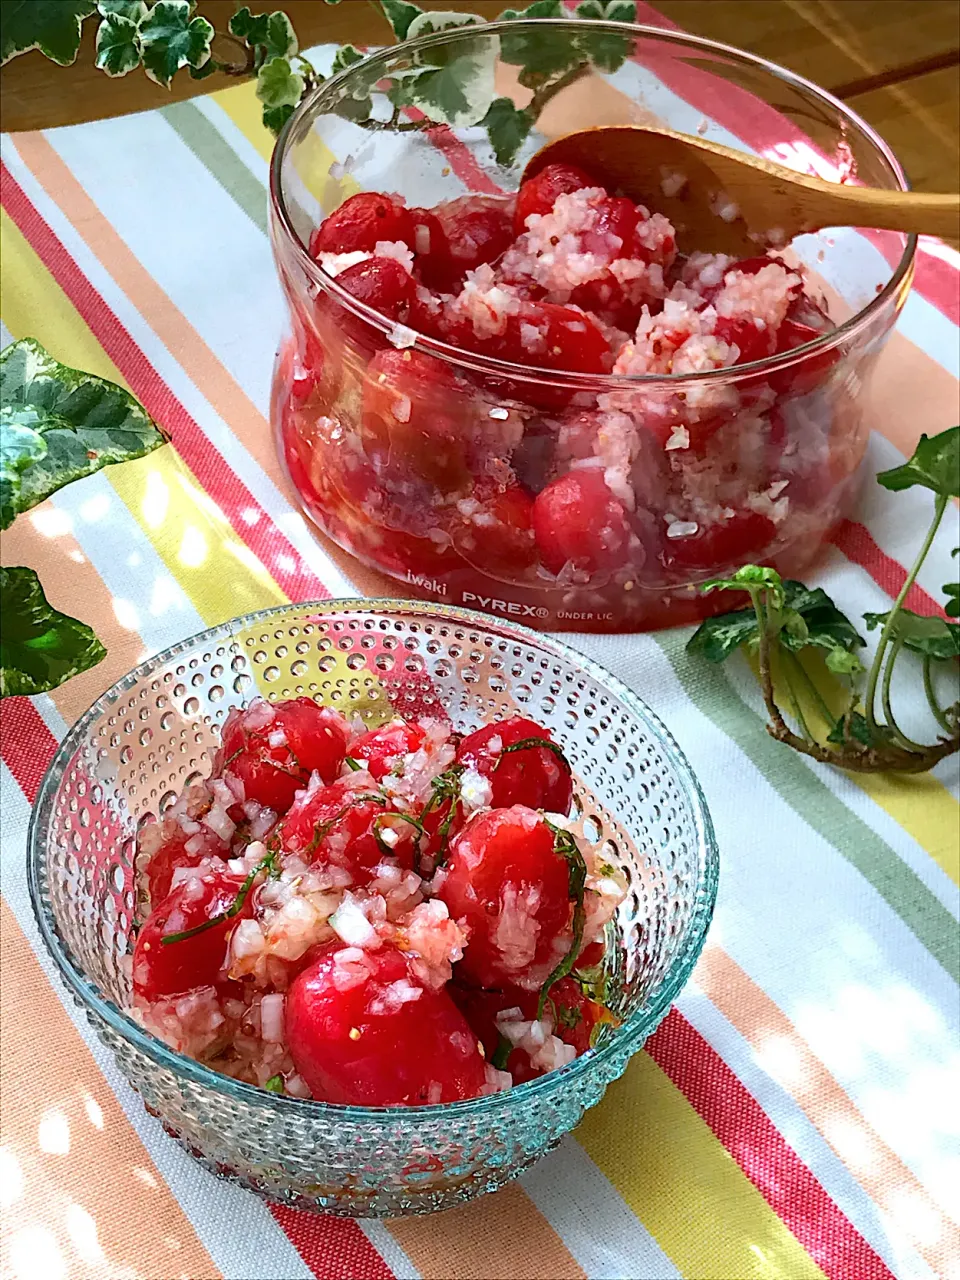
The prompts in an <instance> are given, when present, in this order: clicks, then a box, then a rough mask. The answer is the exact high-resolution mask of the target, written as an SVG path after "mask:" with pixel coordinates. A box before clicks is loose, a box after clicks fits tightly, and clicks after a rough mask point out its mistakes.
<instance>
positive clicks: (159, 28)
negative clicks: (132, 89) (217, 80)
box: [140, 0, 214, 88]
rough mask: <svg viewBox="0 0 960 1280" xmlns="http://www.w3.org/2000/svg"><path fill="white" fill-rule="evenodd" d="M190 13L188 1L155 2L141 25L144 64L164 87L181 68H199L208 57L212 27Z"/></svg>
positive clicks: (204, 20) (168, 84) (167, 85)
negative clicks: (192, 16)
mask: <svg viewBox="0 0 960 1280" xmlns="http://www.w3.org/2000/svg"><path fill="white" fill-rule="evenodd" d="M190 12H191V7H190V0H157V3H156V4H155V5H154V6H153V8H152V9H151V10H150V12H149V13H148V14H147V16H146V17H145V18H144V20H143V21H142V22H141V23H140V45H141V49H142V55H143V65H144V67H145V68H146V71H147V75H148V76H149V77H150V79H151V80H155V81H156V82H157V84H162V85H163V86H164V88H169V86H170V81H171V80H172V79H173V77H174V76H175V75H176V73H177V72H178V71H179V70H180V68H181V67H187V66H190V67H196V68H199V67H202V66H203V64H204V63H205V62H206V61H207V60H208V59H209V57H210V41H211V40H212V39H213V35H214V31H213V27H212V26H211V25H210V23H209V22H208V21H207V20H206V18H200V17H197V18H191V17H190Z"/></svg>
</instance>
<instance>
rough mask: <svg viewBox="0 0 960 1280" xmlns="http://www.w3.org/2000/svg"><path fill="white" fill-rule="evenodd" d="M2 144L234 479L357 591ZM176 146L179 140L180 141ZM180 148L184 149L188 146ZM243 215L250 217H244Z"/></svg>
mask: <svg viewBox="0 0 960 1280" xmlns="http://www.w3.org/2000/svg"><path fill="white" fill-rule="evenodd" d="M166 133H167V136H171V134H170V130H169V129H167V130H166ZM173 136H174V137H175V135H173ZM3 144H4V159H5V160H6V162H7V164H8V166H9V167H10V168H11V170H12V171H14V172H15V175H16V178H17V181H18V182H20V184H21V185H22V186H23V189H24V191H25V192H26V193H27V195H28V197H29V199H30V200H31V201H33V202H34V204H35V205H36V207H37V209H38V211H39V212H40V214H41V216H42V217H43V218H44V219H45V220H46V221H47V222H49V224H50V226H51V227H52V228H53V231H54V233H55V234H56V235H57V236H58V237H59V238H60V239H61V241H62V242H63V244H64V246H65V247H66V249H67V252H68V253H70V254H71V256H72V257H73V258H74V259H75V260H76V262H77V264H78V266H79V268H80V270H81V271H82V272H83V274H84V275H85V276H86V277H87V279H88V280H89V281H90V283H91V285H92V286H93V288H95V289H96V290H97V291H98V292H99V293H100V295H101V296H102V297H103V299H104V301H105V302H106V303H107V305H108V306H109V307H110V308H111V309H112V310H113V312H114V314H115V315H116V316H117V318H118V319H119V320H120V322H121V324H123V325H124V326H125V327H126V329H127V331H128V332H129V333H130V336H131V338H132V339H133V341H134V342H135V343H136V344H137V346H138V347H140V349H141V350H142V351H143V352H144V354H145V356H146V357H147V359H148V360H149V361H150V363H151V364H152V365H153V367H154V368H155V369H156V371H157V373H158V374H159V376H160V377H161V378H162V379H163V380H164V382H165V383H166V384H167V386H168V387H169V388H170V390H171V391H172V392H173V394H174V395H175V396H176V397H177V398H178V399H179V400H180V402H181V403H182V404H183V406H184V407H185V408H186V410H187V411H188V413H190V414H191V415H192V416H193V418H194V419H195V421H196V422H197V423H198V425H199V426H200V427H201V430H203V432H204V434H205V435H206V437H207V439H208V440H209V441H210V443H211V444H212V445H213V447H214V448H216V449H217V450H218V451H219V452H220V454H221V455H222V456H223V457H224V458H225V459H226V460H227V462H228V464H229V466H230V467H231V468H232V470H233V472H234V474H235V475H236V476H237V478H238V479H239V480H240V481H242V482H243V484H244V485H245V486H246V487H247V489H248V490H249V491H250V493H251V495H252V496H253V498H254V499H255V501H257V502H258V503H259V504H260V506H261V507H262V508H263V509H264V510H265V511H266V512H267V514H268V515H269V516H270V517H271V519H272V520H273V522H274V524H275V525H276V526H277V527H278V528H279V529H280V530H281V531H282V532H283V534H284V535H285V536H286V537H287V538H288V539H289V541H290V542H291V544H292V545H293V547H294V549H295V550H296V551H297V553H298V554H299V555H300V556H301V557H302V559H303V560H304V562H305V563H306V564H307V565H308V566H309V567H310V569H311V570H312V571H313V572H314V573H315V574H316V575H317V577H318V578H319V579H320V581H321V582H323V583H324V584H325V585H326V587H327V589H328V590H329V591H330V592H331V594H332V595H352V594H355V591H354V588H353V586H352V584H351V583H350V581H349V579H347V578H346V577H345V576H344V575H343V574H342V573H341V572H340V570H339V568H338V567H337V565H336V564H335V562H334V561H333V559H332V558H331V557H330V556H328V555H327V553H326V552H325V551H324V550H323V548H322V546H321V545H320V543H319V542H318V541H317V539H316V538H315V537H314V536H313V535H312V534H311V532H310V530H309V529H308V527H307V524H306V521H305V520H304V518H303V517H302V516H301V515H300V514H299V512H297V511H294V510H293V509H292V508H291V506H290V504H289V502H288V501H287V499H286V498H285V496H284V495H283V493H281V491H280V490H279V489H278V488H277V486H276V485H275V484H274V483H273V481H272V480H271V479H270V478H269V476H267V474H266V472H265V471H264V470H263V469H262V468H261V467H260V466H259V464H258V463H257V462H256V461H255V460H254V459H253V458H252V457H251V456H250V454H249V453H248V452H247V450H246V449H245V448H244V446H243V445H242V444H241V443H240V441H239V440H238V439H237V438H236V436H235V435H234V434H233V432H232V431H231V430H230V428H229V427H228V425H227V424H226V423H225V422H224V420H223V419H222V418H221V417H220V415H219V414H217V413H216V412H215V411H214V410H213V408H212V407H211V406H210V404H209V403H208V401H207V400H206V399H205V398H204V396H203V395H202V394H201V392H200V391H199V390H198V389H197V387H196V386H195V385H194V383H193V382H192V381H191V380H190V379H189V378H188V377H187V375H186V374H185V373H184V371H183V369H182V367H181V366H180V364H179V363H178V362H177V360H176V358H175V356H174V355H172V354H171V353H170V352H169V351H168V350H167V348H166V347H165V346H164V345H163V344H162V343H161V342H160V341H159V339H158V338H157V336H156V334H155V333H154V332H153V330H152V329H151V328H149V326H148V324H147V322H146V320H145V319H144V318H143V317H142V316H141V315H140V313H139V312H138V311H137V310H136V308H135V307H134V306H133V304H132V303H131V302H130V301H129V299H128V298H127V297H126V295H125V294H124V293H123V292H122V291H121V290H120V289H119V288H118V287H117V285H116V284H115V283H114V281H113V279H112V277H111V276H110V275H109V274H108V273H107V271H106V270H105V269H104V268H103V267H102V266H101V265H100V263H99V262H98V261H97V259H96V257H95V256H94V255H93V254H92V253H91V252H90V250H89V249H88V248H87V246H86V244H85V243H84V242H83V240H82V239H81V238H80V236H79V235H78V234H77V233H76V232H75V231H74V229H73V227H72V226H71V225H70V223H69V221H68V220H67V219H66V217H65V216H64V215H63V213H62V212H61V211H60V209H59V207H58V206H57V205H55V204H54V203H53V201H51V200H50V199H49V197H48V196H47V194H46V192H45V191H44V190H43V188H42V187H40V185H39V183H37V182H36V181H35V179H34V178H33V176H32V175H31V173H30V171H29V170H28V169H27V167H26V166H25V165H24V164H23V163H22V161H21V160H20V157H19V155H17V154H16V152H15V150H14V148H13V146H12V145H8V140H7V138H4V139H3ZM180 145H181V144H179V142H178V146H180ZM182 149H183V150H184V151H185V150H186V148H182ZM187 154H189V153H187ZM204 172H206V170H204ZM243 220H244V221H245V222H247V221H248V220H247V219H246V218H244V219H243ZM261 240H262V238H261ZM221 301H222V299H221ZM228 314H229V312H228ZM234 314H236V313H234ZM274 340H275V334H274V335H272V336H271V338H270V339H269V341H268V342H267V343H266V344H265V350H272V349H273V343H274ZM265 568H266V569H267V570H268V571H269V569H270V565H269V564H266V565H265Z"/></svg>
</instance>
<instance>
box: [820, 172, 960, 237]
mask: <svg viewBox="0 0 960 1280" xmlns="http://www.w3.org/2000/svg"><path fill="white" fill-rule="evenodd" d="M819 185H820V188H821V192H822V195H821V196H820V197H818V199H817V210H816V212H817V221H818V223H819V225H820V226H829V225H833V226H838V227H840V226H846V227H876V228H877V229H878V230H882V231H907V232H911V231H912V232H915V233H916V234H917V235H928V236H942V237H944V238H945V239H948V240H955V239H957V237H958V236H960V195H958V194H953V195H939V194H931V193H929V192H925V191H882V190H879V189H877V188H876V187H856V186H847V185H846V184H843V183H839V184H838V183H832V182H831V183H822V184H819ZM828 219H829V221H828Z"/></svg>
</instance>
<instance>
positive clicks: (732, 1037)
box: [677, 970, 934, 1280]
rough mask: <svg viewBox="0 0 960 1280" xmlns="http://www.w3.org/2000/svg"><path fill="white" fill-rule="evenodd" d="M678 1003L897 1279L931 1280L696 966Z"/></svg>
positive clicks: (923, 1264)
mask: <svg viewBox="0 0 960 1280" xmlns="http://www.w3.org/2000/svg"><path fill="white" fill-rule="evenodd" d="M677 1007H678V1009H680V1011H681V1013H682V1014H683V1015H684V1017H685V1018H686V1019H687V1020H688V1021H689V1022H690V1023H692V1025H693V1026H694V1027H696V1029H697V1030H698V1031H699V1032H700V1034H701V1035H702V1036H703V1037H704V1038H705V1039H706V1040H707V1041H708V1042H709V1044H710V1045H711V1046H712V1047H713V1048H714V1049H715V1050H716V1052H717V1053H718V1054H719V1055H720V1057H721V1058H723V1060H724V1062H725V1063H726V1064H727V1066H728V1067H729V1068H730V1069H731V1071H733V1072H734V1074H735V1075H736V1077H737V1079H738V1080H739V1081H740V1082H741V1084H743V1086H744V1087H745V1088H746V1089H748V1090H749V1092H750V1093H751V1095H752V1096H753V1097H754V1098H755V1099H756V1100H757V1102H758V1103H759V1104H760V1106H761V1107H762V1108H763V1110H764V1112H765V1113H766V1114H767V1115H768V1116H769V1117H770V1119H771V1121H772V1122H773V1124H774V1125H775V1126H776V1128H777V1130H778V1132H779V1133H780V1134H781V1135H782V1136H783V1138H784V1140H785V1141H786V1142H787V1143H788V1144H789V1145H790V1146H791V1147H792V1148H793V1149H794V1151H795V1152H796V1153H797V1155H798V1156H799V1157H800V1159H801V1160H802V1161H803V1163H804V1164H805V1165H806V1166H807V1168H808V1169H809V1170H810V1172H811V1173H812V1174H813V1175H814V1177H815V1178H816V1179H817V1181H818V1182H819V1183H820V1185H821V1186H822V1187H823V1189H824V1191H826V1193H827V1195H828V1196H829V1197H830V1198H831V1200H833V1202H834V1203H835V1204H836V1205H837V1207H838V1208H839V1209H840V1211H841V1212H842V1213H844V1214H845V1215H846V1217H847V1218H849V1220H850V1222H851V1223H852V1224H853V1226H854V1227H856V1229H857V1230H858V1231H859V1232H860V1234H861V1235H862V1236H863V1238H864V1239H865V1240H866V1241H867V1243H868V1244H869V1245H870V1246H871V1247H872V1248H873V1249H874V1250H876V1252H877V1253H878V1254H879V1255H880V1257H881V1258H882V1259H883V1260H884V1262H886V1264H887V1266H889V1267H890V1269H891V1270H892V1271H893V1273H894V1274H895V1275H896V1276H899V1277H900V1278H901V1280H933V1278H934V1273H933V1271H932V1270H931V1269H930V1268H929V1267H928V1266H927V1264H926V1263H925V1262H924V1261H923V1259H922V1258H920V1257H919V1256H918V1255H917V1253H916V1252H915V1250H914V1249H913V1247H912V1246H911V1245H910V1243H909V1241H908V1240H907V1239H905V1238H904V1237H903V1233H902V1232H898V1231H897V1230H896V1228H894V1227H893V1225H892V1224H891V1223H889V1222H888V1221H887V1220H886V1218H885V1216H884V1214H883V1212H882V1208H881V1206H879V1205H877V1204H876V1203H875V1202H874V1201H873V1200H872V1199H871V1198H870V1196H869V1195H868V1194H867V1193H866V1192H865V1191H864V1189H863V1188H862V1187H861V1186H860V1185H859V1183H858V1182H857V1180H856V1177H855V1175H854V1173H853V1172H852V1171H851V1169H849V1168H848V1167H847V1166H846V1165H845V1164H844V1163H843V1162H842V1160H841V1159H840V1158H839V1156H837V1155H836V1154H835V1153H834V1151H833V1150H832V1149H831V1148H830V1146H829V1145H828V1144H827V1142H826V1139H825V1138H824V1136H823V1135H822V1134H821V1133H820V1131H819V1130H818V1129H816V1128H815V1127H814V1125H813V1123H812V1122H811V1120H810V1119H809V1117H808V1116H807V1114H806V1112H805V1111H803V1110H802V1109H801V1108H800V1107H799V1106H798V1105H797V1103H796V1102H795V1101H794V1100H793V1098H791V1097H790V1095H789V1094H788V1093H787V1092H786V1090H785V1089H783V1088H782V1087H781V1086H780V1085H779V1084H778V1083H777V1082H776V1081H775V1080H774V1079H773V1078H772V1077H771V1076H770V1075H769V1074H768V1073H767V1071H766V1070H765V1069H764V1067H763V1065H762V1064H761V1063H760V1062H759V1061H758V1060H757V1055H756V1053H755V1051H754V1050H753V1048H752V1046H751V1045H750V1044H749V1043H748V1042H747V1041H746V1040H745V1039H744V1038H743V1036H741V1035H740V1033H739V1031H737V1029H736V1028H735V1027H734V1026H732V1025H731V1024H730V1023H729V1022H728V1021H727V1019H726V1018H725V1017H724V1016H723V1014H722V1013H720V1011H719V1010H718V1009H717V1008H716V1007H715V1006H714V1005H713V1004H712V1003H711V1001H710V1000H709V999H708V998H707V997H706V996H705V995H704V993H703V992H702V991H701V990H700V988H699V987H698V986H697V975H696V970H694V973H693V977H692V979H691V980H690V982H689V983H688V984H687V986H686V987H684V989H683V991H682V992H681V993H680V996H679V998H678V999H677Z"/></svg>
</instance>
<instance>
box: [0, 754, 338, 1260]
mask: <svg viewBox="0 0 960 1280" xmlns="http://www.w3.org/2000/svg"><path fill="white" fill-rule="evenodd" d="M0 808H2V811H3V832H2V841H0V851H2V862H0V870H2V876H3V896H4V899H5V900H6V902H7V904H8V905H9V907H10V908H11V910H12V911H13V913H14V915H15V916H16V919H17V922H18V924H19V925H20V928H21V929H22V930H23V932H24V934H25V935H26V937H27V940H28V942H29V943H30V946H31V948H32V950H33V952H34V954H35V955H36V957H37V960H38V962H39V964H40V967H41V968H42V970H43V972H44V974H45V976H46V978H47V979H48V981H49V982H50V985H51V987H52V988H53V990H54V992H55V993H56V995H57V998H58V999H59V1001H60V1003H61V1005H62V1006H63V1008H64V1011H65V1012H66V1014H67V1016H68V1017H69V1018H70V1020H71V1022H72V1023H73V1025H74V1027H75V1028H76V1030H77V1032H78V1033H79V1034H80V1036H81V1038H82V1039H83V1041H84V1043H85V1044H86V1046H87V1048H88V1049H89V1050H90V1052H91V1054H92V1055H93V1057H94V1059H95V1061H96V1063H97V1065H98V1067H99V1068H100V1070H101V1071H102V1072H103V1075H104V1078H105V1080H106V1082H107V1084H108V1085H109V1086H110V1088H111V1089H112V1090H113V1093H114V1094H115V1095H116V1098H117V1101H118V1102H119V1103H120V1106H121V1107H122V1108H123V1110H124V1113H125V1114H126V1116H127V1119H128V1120H129V1121H130V1123H131V1125H132V1126H133V1128H134V1130H135V1131H136V1133H137V1136H138V1137H139V1138H140V1140H141V1142H142V1143H143V1145H144V1148H145V1149H146V1151H147V1154H148V1155H149V1156H150V1158H151V1159H152V1160H153V1162H154V1164H155V1166H156V1168H157V1170H158V1171H159V1173H160V1175H161V1177H162V1178H163V1179H164V1181H165V1182H166V1183H167V1185H168V1186H169V1187H170V1190H171V1191H172V1193H173V1195H174V1196H175V1197H176V1199H177V1200H178V1201H179V1202H180V1206H181V1208H182V1209H183V1211H184V1213H185V1214H186V1216H187V1218H188V1219H189V1221H190V1223H191V1225H192V1226H193V1228H194V1230H195V1231H196V1233H197V1235H198V1236H199V1237H200V1240H201V1242H202V1243H203V1246H204V1248H206V1250H207V1251H208V1253H209V1254H210V1256H211V1258H212V1259H213V1261H214V1263H215V1264H216V1266H217V1267H218V1268H219V1270H220V1271H221V1272H222V1273H223V1275H224V1277H225V1280H264V1277H266V1276H270V1277H278V1278H279V1277H283V1280H313V1272H312V1271H310V1269H309V1268H308V1267H307V1266H306V1265H305V1263H304V1262H303V1260H302V1259H301V1257H300V1255H299V1254H298V1253H297V1251H296V1249H295V1248H294V1247H293V1245H292V1244H291V1243H290V1241H289V1240H288V1239H287V1237H286V1235H285V1234H284V1232H283V1230H282V1229H281V1228H280V1227H279V1226H278V1224H277V1223H276V1222H275V1221H274V1219H273V1217H272V1216H271V1214H270V1212H269V1210H268V1209H267V1207H266V1205H265V1204H263V1203H262V1202H261V1201H260V1200H258V1199H257V1198H256V1197H255V1196H252V1195H249V1194H248V1193H246V1192H244V1191H242V1190H241V1189H240V1188H239V1187H234V1186H231V1185H230V1184H229V1183H226V1182H223V1181H222V1180H221V1179H219V1178H215V1177H213V1176H212V1175H211V1174H209V1173H207V1172H206V1170H205V1169H202V1168H201V1167H200V1166H199V1165H198V1164H197V1163H196V1161H195V1160H193V1159H192V1157H190V1156H189V1155H187V1153H186V1152H185V1151H183V1150H182V1149H181V1148H180V1147H179V1146H178V1145H177V1144H176V1143H175V1142H174V1141H173V1140H172V1139H171V1138H168V1137H167V1135H166V1134H165V1133H164V1132H163V1129H162V1128H161V1127H160V1122H159V1121H158V1120H155V1119H153V1117H152V1116H149V1115H147V1113H146V1111H144V1109H143V1103H142V1102H141V1100H140V1097H139V1095H138V1094H136V1093H135V1092H134V1091H133V1089H131V1088H130V1086H129V1085H128V1084H127V1082H126V1080H125V1078H124V1077H123V1076H122V1075H121V1074H120V1072H119V1070H118V1069H117V1066H116V1063H115V1061H114V1058H113V1055H112V1054H111V1053H110V1052H109V1050H107V1049H106V1048H105V1047H104V1046H103V1045H102V1044H101V1043H100V1041H99V1040H98V1039H97V1037H96V1035H95V1033H94V1031H93V1029H92V1028H91V1027H90V1024H89V1023H88V1022H87V1020H86V1018H85V1017H84V1015H83V1014H82V1013H81V1012H80V1010H78V1009H77V1007H76V1006H75V1005H74V1003H73V1001H72V999H70V997H68V996H67V995H66V992H65V990H64V988H63V985H62V983H61V981H60V979H59V976H58V974H57V972H56V969H55V967H54V965H53V962H52V961H51V960H50V958H49V956H48V955H47V952H46V949H45V947H44V945H43V942H42V940H41V938H40V934H39V931H38V929H37V925H36V921H35V920H34V917H33V911H32V909H31V907H30V901H29V897H28V894H27V885H26V874H25V866H24V857H23V849H24V845H25V842H26V832H27V823H28V820H29V814H30V808H29V805H28V804H27V800H26V797H25V796H24V794H23V792H22V791H21V790H20V788H19V786H18V785H17V783H16V781H15V779H14V777H13V775H12V774H11V773H10V770H9V769H8V768H7V766H6V764H5V763H2V764H0Z"/></svg>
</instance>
